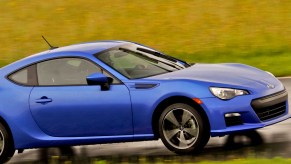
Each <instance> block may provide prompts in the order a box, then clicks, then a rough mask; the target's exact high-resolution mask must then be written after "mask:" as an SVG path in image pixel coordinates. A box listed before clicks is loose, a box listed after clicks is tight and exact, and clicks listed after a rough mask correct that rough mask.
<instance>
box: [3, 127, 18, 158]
mask: <svg viewBox="0 0 291 164" xmlns="http://www.w3.org/2000/svg"><path fill="white" fill-rule="evenodd" d="M14 152H15V149H14V144H13V139H12V137H11V136H10V135H9V133H8V132H7V130H6V128H5V127H4V126H3V125H2V124H1V123H0V163H5V162H7V161H9V160H10V158H11V157H12V156H13V154H14Z"/></svg>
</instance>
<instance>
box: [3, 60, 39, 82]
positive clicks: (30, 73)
mask: <svg viewBox="0 0 291 164" xmlns="http://www.w3.org/2000/svg"><path fill="white" fill-rule="evenodd" d="M8 79H10V80H11V81H13V82H14V83H17V84H20V85H27V86H34V85H36V84H37V81H36V75H35V65H32V66H29V67H26V68H23V69H21V70H19V71H17V72H15V73H13V74H11V75H9V77H8Z"/></svg>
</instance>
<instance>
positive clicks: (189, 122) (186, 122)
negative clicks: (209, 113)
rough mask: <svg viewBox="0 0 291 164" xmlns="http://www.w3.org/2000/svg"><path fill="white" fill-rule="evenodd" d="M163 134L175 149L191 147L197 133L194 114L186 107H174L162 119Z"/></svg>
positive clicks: (197, 128)
mask: <svg viewBox="0 0 291 164" xmlns="http://www.w3.org/2000/svg"><path fill="white" fill-rule="evenodd" d="M162 127H163V134H164V137H165V139H166V140H167V142H168V143H169V144H170V145H171V146H173V147H175V148H177V149H188V148H190V147H192V146H193V145H194V144H195V142H196V140H197V136H198V135H199V126H198V122H197V120H196V118H195V116H194V115H193V114H192V113H191V112H189V111H188V110H186V109H183V108H175V109H173V110H171V111H169V112H168V113H167V114H166V116H165V117H164V120H163V125H162Z"/></svg>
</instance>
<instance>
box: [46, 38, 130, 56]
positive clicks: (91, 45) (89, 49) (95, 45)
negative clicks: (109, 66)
mask: <svg viewBox="0 0 291 164" xmlns="http://www.w3.org/2000/svg"><path fill="white" fill-rule="evenodd" d="M125 43H128V42H126V41H96V42H85V43H79V44H73V45H69V46H65V47H60V48H56V49H53V50H50V52H49V53H55V52H82V53H87V54H96V53H98V52H101V51H104V50H106V49H109V48H112V47H116V46H120V45H123V44H125Z"/></svg>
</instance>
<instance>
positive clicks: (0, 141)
mask: <svg viewBox="0 0 291 164" xmlns="http://www.w3.org/2000/svg"><path fill="white" fill-rule="evenodd" d="M4 146H5V140H4V135H3V133H2V131H0V155H2V153H3V150H4Z"/></svg>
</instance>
